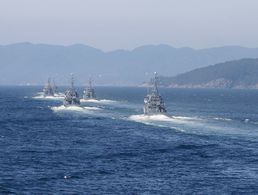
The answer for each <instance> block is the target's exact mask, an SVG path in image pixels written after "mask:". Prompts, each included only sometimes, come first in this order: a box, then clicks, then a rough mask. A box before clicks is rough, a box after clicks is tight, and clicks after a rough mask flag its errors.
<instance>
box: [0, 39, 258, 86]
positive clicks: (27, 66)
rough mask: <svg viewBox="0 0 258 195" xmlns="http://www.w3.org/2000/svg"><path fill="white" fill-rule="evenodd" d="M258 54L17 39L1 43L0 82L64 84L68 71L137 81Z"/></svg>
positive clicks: (114, 81) (81, 78)
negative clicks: (52, 81)
mask: <svg viewBox="0 0 258 195" xmlns="http://www.w3.org/2000/svg"><path fill="white" fill-rule="evenodd" d="M241 58H258V48H254V49H251V48H244V47H238V46H228V47H218V48H211V49H200V50H196V49H191V48H174V47H171V46H168V45H146V46H142V47H138V48H136V49H134V50H132V51H128V50H115V51H112V52H103V51H101V50H99V49H96V48H93V47H89V46H86V45H81V44H76V45H71V46H56V45H46V44H31V43H17V44H12V45H5V46H0V84H2V85H3V84H26V83H31V84H43V83H44V82H46V80H47V78H48V77H49V76H52V77H55V78H56V82H57V84H67V83H68V78H69V74H70V73H74V74H75V76H76V79H77V80H76V81H77V82H76V83H77V84H85V83H86V82H87V80H88V78H89V77H90V76H92V77H93V79H94V80H95V81H96V83H97V84H102V85H103V84H104V85H136V84H139V83H142V82H143V81H144V80H147V79H149V76H150V75H149V73H153V72H154V71H157V72H159V74H161V75H164V76H173V75H176V74H179V73H183V72H186V71H189V70H192V69H195V68H199V67H204V66H207V65H209V64H215V63H220V62H225V61H229V60H236V59H241Z"/></svg>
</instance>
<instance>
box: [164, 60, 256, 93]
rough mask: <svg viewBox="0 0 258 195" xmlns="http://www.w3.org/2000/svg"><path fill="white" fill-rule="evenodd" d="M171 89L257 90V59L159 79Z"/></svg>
mask: <svg viewBox="0 0 258 195" xmlns="http://www.w3.org/2000/svg"><path fill="white" fill-rule="evenodd" d="M160 80H161V83H162V85H163V86H166V87H172V88H241V89H246V88H258V59H242V60H235V61H229V62H225V63H220V64H216V65H213V66H208V67H204V68H198V69H195V70H192V71H190V72H187V73H184V74H180V75H178V76H175V77H161V79H160Z"/></svg>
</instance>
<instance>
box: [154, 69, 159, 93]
mask: <svg viewBox="0 0 258 195" xmlns="http://www.w3.org/2000/svg"><path fill="white" fill-rule="evenodd" d="M154 75H155V76H154V79H153V88H152V93H154V94H159V90H158V82H159V81H158V73H157V72H154Z"/></svg>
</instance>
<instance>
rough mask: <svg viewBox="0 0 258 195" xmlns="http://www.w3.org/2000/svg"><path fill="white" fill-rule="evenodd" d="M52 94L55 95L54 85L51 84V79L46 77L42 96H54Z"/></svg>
mask: <svg viewBox="0 0 258 195" xmlns="http://www.w3.org/2000/svg"><path fill="white" fill-rule="evenodd" d="M54 95H55V89H54V86H52V84H51V79H50V78H48V81H47V84H46V85H45V87H44V88H43V96H44V97H47V96H54Z"/></svg>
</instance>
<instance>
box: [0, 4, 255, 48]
mask: <svg viewBox="0 0 258 195" xmlns="http://www.w3.org/2000/svg"><path fill="white" fill-rule="evenodd" d="M25 41H26V42H27V41H28V42H34V43H51V44H62V45H68V44H73V43H83V44H87V45H91V46H94V47H97V48H100V49H103V50H113V49H118V48H123V49H131V48H134V47H137V46H139V45H143V44H160V43H165V44H170V45H172V46H175V47H183V46H190V47H194V48H206V47H214V46H223V45H241V46H248V47H258V0H0V44H9V43H15V42H25Z"/></svg>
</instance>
